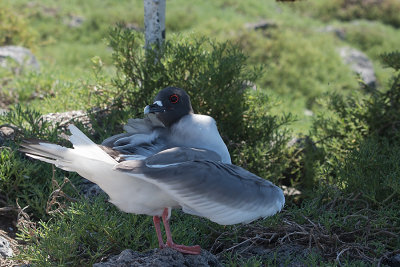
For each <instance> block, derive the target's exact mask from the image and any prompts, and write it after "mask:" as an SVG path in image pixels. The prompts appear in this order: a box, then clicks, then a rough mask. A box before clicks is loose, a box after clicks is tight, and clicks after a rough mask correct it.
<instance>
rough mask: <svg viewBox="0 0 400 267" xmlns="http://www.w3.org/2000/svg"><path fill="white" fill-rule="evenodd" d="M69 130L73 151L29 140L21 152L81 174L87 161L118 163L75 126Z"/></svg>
mask: <svg viewBox="0 0 400 267" xmlns="http://www.w3.org/2000/svg"><path fill="white" fill-rule="evenodd" d="M68 129H69V130H70V131H71V134H72V135H71V136H70V138H69V140H70V142H71V143H72V144H73V146H74V148H73V149H71V148H66V147H63V146H59V145H56V144H51V143H47V142H44V141H40V140H35V141H32V140H27V141H25V142H24V143H23V144H21V146H22V147H24V148H23V149H21V151H22V152H26V155H27V156H29V157H32V158H34V159H39V160H41V161H44V162H47V163H51V164H54V165H56V167H58V168H61V169H63V170H66V171H75V172H79V170H80V169H81V166H82V165H84V162H85V161H87V160H89V161H91V162H92V161H97V162H102V163H108V164H112V165H114V164H116V163H117V162H116V161H115V160H114V159H113V158H112V157H110V156H109V155H108V154H107V153H106V152H105V151H103V150H102V149H101V148H100V147H99V146H98V145H96V144H95V143H94V142H93V141H92V140H90V139H89V138H88V137H87V136H86V135H85V134H84V133H83V132H81V131H80V130H79V129H78V128H77V127H76V126H75V125H72V124H71V125H70V126H69V127H68Z"/></svg>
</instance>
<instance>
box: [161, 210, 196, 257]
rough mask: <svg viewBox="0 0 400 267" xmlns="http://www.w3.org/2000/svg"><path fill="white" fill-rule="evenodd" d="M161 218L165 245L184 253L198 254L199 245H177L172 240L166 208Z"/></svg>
mask: <svg viewBox="0 0 400 267" xmlns="http://www.w3.org/2000/svg"><path fill="white" fill-rule="evenodd" d="M162 220H163V223H164V228H165V233H166V235H167V243H166V244H165V246H166V247H170V248H173V249H175V250H177V251H179V252H182V253H186V254H194V255H197V254H200V251H201V248H200V246H198V245H196V246H191V247H189V246H184V245H177V244H175V243H174V242H173V241H172V234H171V229H170V228H169V220H168V209H167V208H165V209H164V212H163V214H162Z"/></svg>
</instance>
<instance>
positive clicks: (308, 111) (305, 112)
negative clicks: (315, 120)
mask: <svg viewBox="0 0 400 267" xmlns="http://www.w3.org/2000/svg"><path fill="white" fill-rule="evenodd" d="M304 115H305V116H307V117H312V116H314V112H312V111H311V110H309V109H305V110H304Z"/></svg>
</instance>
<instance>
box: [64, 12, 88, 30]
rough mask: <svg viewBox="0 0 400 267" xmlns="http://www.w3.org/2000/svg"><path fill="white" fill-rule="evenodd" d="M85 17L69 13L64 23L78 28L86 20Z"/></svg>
mask: <svg viewBox="0 0 400 267" xmlns="http://www.w3.org/2000/svg"><path fill="white" fill-rule="evenodd" d="M85 20H86V19H85V18H84V17H81V16H75V15H69V16H68V17H67V18H66V19H65V20H64V24H65V25H67V26H68V27H71V28H78V27H80V26H82V24H83V23H84V22H85Z"/></svg>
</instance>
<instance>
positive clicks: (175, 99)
mask: <svg viewBox="0 0 400 267" xmlns="http://www.w3.org/2000/svg"><path fill="white" fill-rule="evenodd" d="M148 113H155V114H156V116H157V118H158V119H159V120H160V121H161V122H162V123H163V124H164V125H165V126H167V127H169V126H171V125H172V124H174V123H175V122H177V121H179V119H180V118H182V117H183V116H185V115H188V114H190V113H193V109H192V104H191V103H190V97H189V95H188V94H187V93H186V92H185V91H184V90H183V89H180V88H177V87H167V88H164V89H162V90H161V91H160V92H159V93H158V94H157V95H156V97H155V98H154V103H153V104H151V105H148V106H146V108H145V109H144V114H148Z"/></svg>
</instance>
